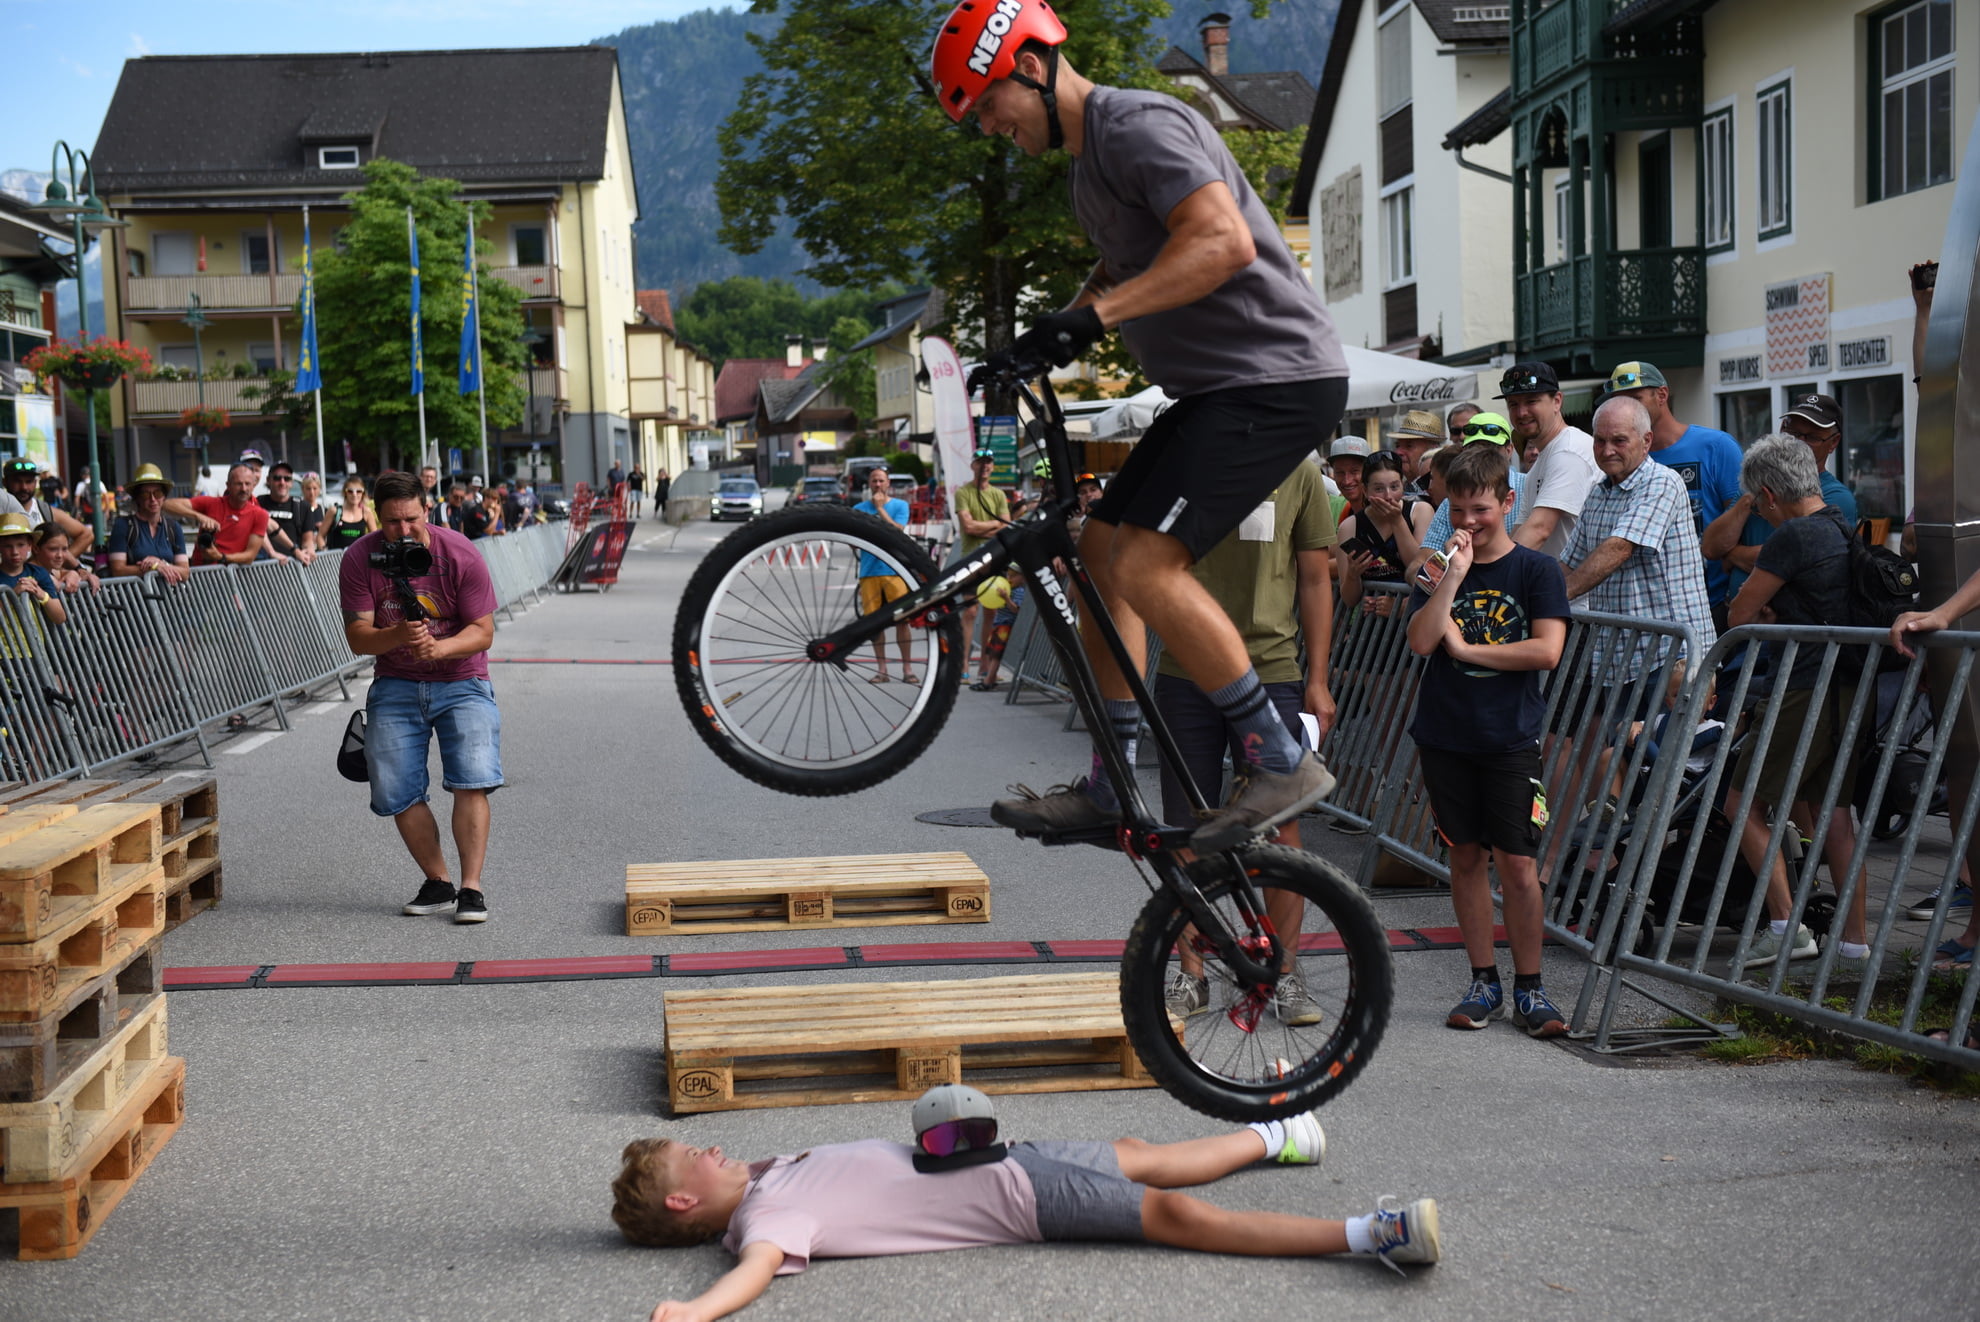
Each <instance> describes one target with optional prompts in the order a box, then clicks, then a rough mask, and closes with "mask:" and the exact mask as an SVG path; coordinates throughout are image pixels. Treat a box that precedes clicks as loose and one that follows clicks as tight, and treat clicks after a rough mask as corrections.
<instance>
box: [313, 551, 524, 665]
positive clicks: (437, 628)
mask: <svg viewBox="0 0 1980 1322" xmlns="http://www.w3.org/2000/svg"><path fill="white" fill-rule="evenodd" d="M426 535H427V538H428V541H427V548H426V549H427V550H429V551H431V552H433V569H432V572H430V573H427V574H424V575H422V576H421V577H419V578H415V579H413V580H412V589H413V593H414V595H416V596H417V597H418V598H419V600H420V604H421V605H423V606H424V607H426V613H427V616H428V619H427V622H426V627H427V631H428V632H430V633H431V634H432V635H433V637H434V638H436V639H439V638H450V637H452V636H453V635H454V634H457V633H459V632H460V631H461V630H462V629H464V628H466V627H467V626H468V625H470V624H473V623H474V622H475V621H476V620H478V619H480V618H481V617H482V616H484V615H493V614H494V613H495V584H494V583H493V582H492V581H491V580H490V579H489V577H488V566H487V564H486V563H484V562H483V560H482V558H481V552H479V551H477V550H475V549H474V543H473V542H471V541H469V540H468V539H467V538H465V537H463V536H461V535H460V534H459V533H457V532H454V531H453V530H452V529H449V528H441V527H438V526H436V525H433V524H428V525H427V529H426ZM384 540H385V535H384V534H383V533H375V532H372V533H366V534H365V535H364V536H362V537H360V538H358V539H357V540H356V541H355V542H352V543H351V545H350V547H349V549H348V550H346V551H345V552H344V562H343V564H342V565H341V566H340V567H339V569H338V573H337V594H338V596H339V597H340V598H341V599H342V601H343V605H344V609H345V610H347V611H370V612H371V622H372V623H373V624H375V625H377V626H378V627H379V628H381V629H389V628H391V627H392V626H393V625H395V624H401V623H404V621H405V618H406V613H405V608H404V607H403V606H401V605H400V604H399V597H398V594H397V593H396V592H395V591H394V590H393V587H392V580H391V579H389V578H387V577H385V575H383V574H381V573H379V572H378V571H377V570H376V569H373V568H372V567H371V553H372V552H373V551H375V550H377V549H378V548H379V546H380V545H381V544H382V543H383V542H384ZM374 673H375V674H378V675H384V676H388V677H391V678H395V679H410V680H422V681H428V682H434V681H438V682H445V681H448V680H456V679H487V678H488V654H487V653H486V652H476V653H474V654H473V655H472V656H461V657H453V658H451V659H449V660H446V661H420V660H417V659H416V658H414V656H413V654H412V652H411V650H410V649H408V648H404V647H397V648H394V649H393V650H391V651H389V652H387V653H385V654H384V655H383V656H381V657H379V658H378V661H377V664H376V665H375V667H374Z"/></svg>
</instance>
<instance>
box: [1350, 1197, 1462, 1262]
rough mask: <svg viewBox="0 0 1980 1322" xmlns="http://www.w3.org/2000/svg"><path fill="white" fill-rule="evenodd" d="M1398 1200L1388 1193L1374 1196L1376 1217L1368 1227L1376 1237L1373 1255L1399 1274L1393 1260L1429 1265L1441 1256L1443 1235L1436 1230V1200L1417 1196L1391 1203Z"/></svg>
mask: <svg viewBox="0 0 1980 1322" xmlns="http://www.w3.org/2000/svg"><path fill="white" fill-rule="evenodd" d="M1397 1201H1400V1200H1398V1199H1395V1198H1391V1197H1386V1196H1385V1197H1383V1198H1380V1199H1378V1200H1376V1203H1375V1220H1374V1222H1373V1224H1371V1225H1370V1226H1369V1227H1368V1233H1369V1235H1370V1236H1371V1237H1372V1238H1373V1239H1374V1241H1375V1256H1376V1257H1378V1258H1380V1259H1381V1260H1382V1261H1383V1263H1384V1264H1386V1265H1387V1266H1388V1267H1389V1268H1390V1269H1391V1270H1393V1271H1395V1272H1397V1273H1398V1274H1400V1273H1401V1272H1402V1268H1401V1267H1398V1266H1397V1265H1396V1264H1397V1263H1400V1262H1407V1263H1411V1264H1419V1263H1420V1264H1422V1265H1423V1266H1426V1267H1428V1266H1431V1265H1433V1264H1435V1263H1436V1261H1437V1260H1438V1259H1439V1258H1441V1257H1443V1256H1444V1243H1443V1237H1442V1236H1441V1235H1439V1234H1438V1230H1437V1200H1436V1199H1434V1198H1419V1199H1417V1200H1416V1201H1415V1202H1413V1203H1411V1204H1410V1205H1409V1206H1407V1207H1392V1206H1390V1204H1391V1203H1394V1202H1397Z"/></svg>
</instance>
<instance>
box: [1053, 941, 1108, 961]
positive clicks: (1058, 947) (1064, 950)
mask: <svg viewBox="0 0 1980 1322" xmlns="http://www.w3.org/2000/svg"><path fill="white" fill-rule="evenodd" d="M1045 948H1046V949H1047V950H1049V951H1051V952H1052V953H1053V954H1054V955H1056V956H1057V957H1058V958H1060V959H1119V958H1120V957H1121V952H1122V951H1124V950H1126V949H1127V942H1125V941H1047V942H1046V943H1045Z"/></svg>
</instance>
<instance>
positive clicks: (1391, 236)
mask: <svg viewBox="0 0 1980 1322" xmlns="http://www.w3.org/2000/svg"><path fill="white" fill-rule="evenodd" d="M1415 207H1416V188H1415V186H1414V185H1411V184H1405V185H1404V186H1402V187H1401V188H1398V189H1396V190H1395V191H1393V192H1391V193H1389V194H1387V195H1386V196H1384V197H1383V198H1382V237H1383V243H1382V249H1383V253H1382V260H1383V268H1382V273H1383V284H1384V286H1385V287H1386V288H1390V289H1393V288H1395V287H1396V286H1397V285H1406V284H1409V283H1410V282H1411V281H1413V280H1415V279H1416V217H1415V214H1414V211H1415Z"/></svg>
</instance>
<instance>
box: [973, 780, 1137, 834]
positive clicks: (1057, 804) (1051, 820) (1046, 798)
mask: <svg viewBox="0 0 1980 1322" xmlns="http://www.w3.org/2000/svg"><path fill="white" fill-rule="evenodd" d="M1011 791H1012V793H1014V794H1016V795H1017V796H1018V797H1017V798H1015V799H999V800H997V801H996V802H995V803H993V804H991V805H990V820H991V821H993V822H996V823H997V824H998V825H999V826H1008V827H1010V828H1011V829H1012V830H1013V831H1032V832H1040V831H1086V830H1091V829H1093V828H1094V827H1097V826H1114V825H1117V824H1118V823H1119V822H1120V820H1121V810H1120V809H1119V808H1103V807H1101V806H1100V805H1099V804H1098V803H1097V802H1095V801H1094V798H1093V795H1092V794H1090V793H1089V792H1088V791H1087V787H1086V777H1084V776H1081V777H1080V778H1079V779H1078V780H1076V781H1074V782H1073V783H1072V784H1070V785H1054V786H1052V788H1050V789H1048V790H1046V791H1045V792H1044V793H1043V794H1040V793H1039V792H1038V791H1036V790H1034V789H1032V788H1031V787H1030V786H1029V785H1013V786H1011Z"/></svg>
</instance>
